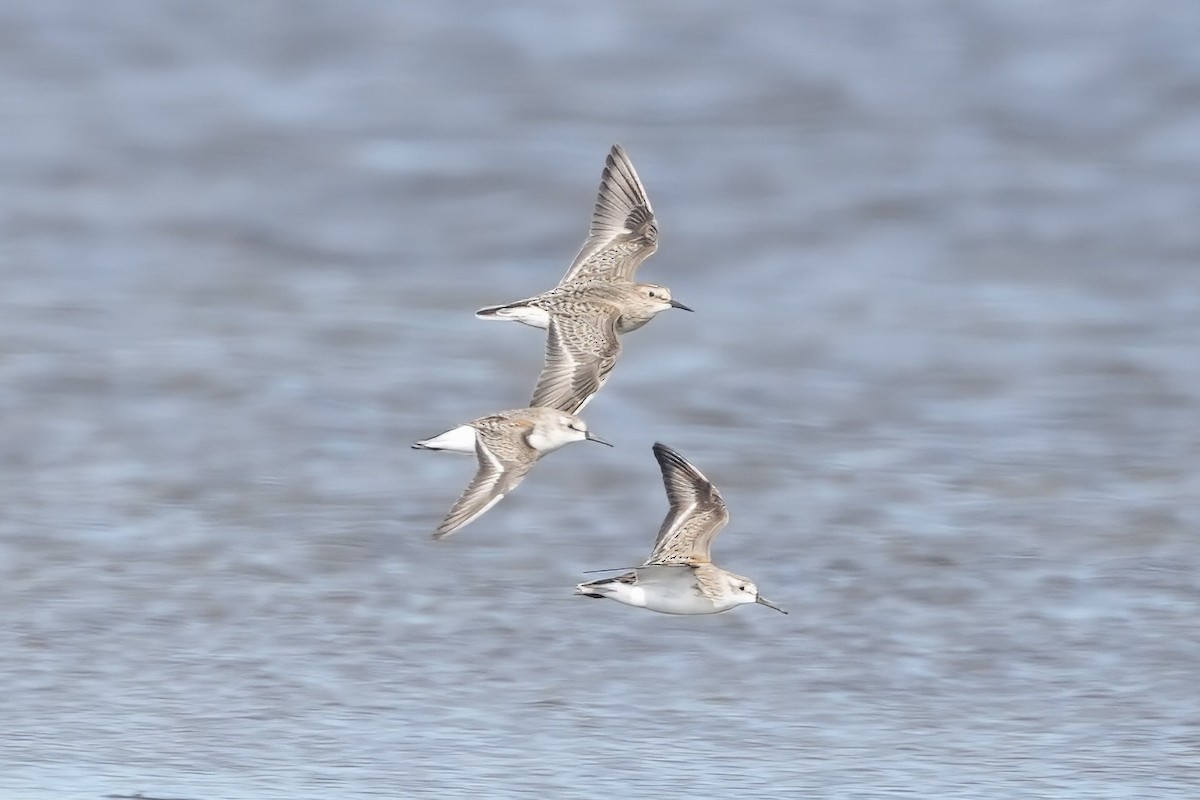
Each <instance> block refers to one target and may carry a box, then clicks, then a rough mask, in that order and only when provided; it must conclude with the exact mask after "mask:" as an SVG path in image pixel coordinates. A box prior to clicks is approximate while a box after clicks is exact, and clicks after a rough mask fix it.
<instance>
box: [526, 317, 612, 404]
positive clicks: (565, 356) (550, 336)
mask: <svg viewBox="0 0 1200 800" xmlns="http://www.w3.org/2000/svg"><path fill="white" fill-rule="evenodd" d="M577 312H578V313H572V314H556V315H554V316H553V317H551V318H550V326H549V327H548V328H547V329H546V360H545V363H544V365H543V366H542V372H541V374H540V375H539V376H538V380H537V385H536V386H535V387H534V389H533V399H532V400H530V401H529V404H530V405H531V406H545V407H548V408H557V409H560V410H562V411H566V412H567V413H568V414H575V413H577V412H578V411H579V410H580V409H581V408H583V406H584V405H585V404H586V403H587V401H588V400H590V399H591V398H592V395H594V394H596V392H598V391H600V387H601V386H603V385H604V382H605V381H606V380H607V379H608V373H610V372H612V368H613V366H614V365H615V364H616V363H617V355H618V354H619V353H620V352H621V343H620V341H619V340H618V339H617V331H616V320H617V310H616V309H615V308H613V307H611V306H608V305H604V304H595V305H585V304H581V305H580V307H579V308H578V309H577Z"/></svg>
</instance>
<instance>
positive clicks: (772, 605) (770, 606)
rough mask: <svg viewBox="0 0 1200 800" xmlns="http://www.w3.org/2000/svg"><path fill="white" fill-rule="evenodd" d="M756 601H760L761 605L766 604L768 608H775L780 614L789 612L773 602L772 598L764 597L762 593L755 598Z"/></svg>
mask: <svg viewBox="0 0 1200 800" xmlns="http://www.w3.org/2000/svg"><path fill="white" fill-rule="evenodd" d="M754 602H756V603H758V604H759V605H760V606H766V607H767V608H773V609H775V610H776V611H778V612H779V613H780V614H786V613H787V612H786V611H784V610H783V609H782V608H780V607H779V606H777V605H775V604H774V603H772V602H771V601H770V600H768V599H767V598H765V597H763V596H762V595H761V594H760V595H759V596H758V597H756V598H754Z"/></svg>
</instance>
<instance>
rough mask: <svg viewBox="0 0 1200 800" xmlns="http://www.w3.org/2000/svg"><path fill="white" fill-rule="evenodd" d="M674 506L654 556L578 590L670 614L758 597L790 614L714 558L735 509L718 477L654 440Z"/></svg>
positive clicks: (714, 609)
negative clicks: (729, 507)
mask: <svg viewBox="0 0 1200 800" xmlns="http://www.w3.org/2000/svg"><path fill="white" fill-rule="evenodd" d="M654 457H655V458H656V459H658V465H659V468H660V469H661V470H662V476H663V485H664V486H665V487H666V490H667V501H668V502H669V503H670V506H671V509H670V511H668V512H667V516H666V519H664V520H663V523H662V527H661V528H660V529H659V531H658V539H657V540H656V541H655V543H654V550H653V552H651V553H650V557H649V558H647V559H646V561H645V562H644V563H643V564H642V565H641V566H640V567H635V568H633V570H632V571H631V572H627V573H625V574H624V575H619V576H617V577H615V578H604V579H603V580H597V581H589V582H588V583H581V584H579V585H578V586H576V587H575V593H576V594H581V595H585V596H587V597H610V598H612V599H613V600H616V601H618V602H621V603H625V604H627V605H631V606H637V607H638V608H648V609H650V610H651V611H659V612H662V613H664V614H717V613H720V612H722V611H728V610H729V609H731V608H733V607H734V606H739V605H742V604H744V603H758V604H759V605H763V606H767V607H768V608H773V609H775V610H776V611H780V612H782V613H784V614H786V613H787V612H786V611H784V610H783V609H782V608H780V607H779V606H777V605H775V604H774V603H772V602H770V601H769V600H767V599H766V598H764V597H763V596H762V595H761V594H759V593H758V587H757V586H755V585H754V583H753V582H751V581H750V580H749V579H747V578H743V577H742V576H741V575H735V574H734V573H732V572H728V571H727V570H723V569H721V568H720V567H718V566H716V565H715V564H713V563H712V559H711V557H710V555H709V550H710V548H711V546H712V540H713V539H714V538H716V536H717V534H718V533H720V531H721V529H722V528H724V527H725V523H727V522H728V521H729V511H728V510H727V509H726V508H725V500H724V499H723V498H722V497H721V493H720V492H719V491H718V490H717V487H716V486H714V485H713V483H712V481H710V480H709V479H708V478H706V477H704V474H703V473H701V472H700V470H698V469H696V468H695V467H694V466H692V464H690V463H689V462H688V461H687V460H686V459H685V458H683V456H681V455H679V454H678V453H676V452H675V451H674V450H672V449H671V448H669V447H667V446H666V445H664V444H658V443H656V444H655V445H654Z"/></svg>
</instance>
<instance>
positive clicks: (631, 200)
mask: <svg viewBox="0 0 1200 800" xmlns="http://www.w3.org/2000/svg"><path fill="white" fill-rule="evenodd" d="M657 249H658V222H657V221H656V220H655V218H654V210H653V209H652V208H651V207H650V200H649V199H648V198H647V197H646V190H645V188H643V186H642V182H641V180H640V179H639V178H638V174H637V171H636V170H634V168H633V162H632V161H630V160H629V156H627V155H626V154H625V150H624V148H622V147H621V146H620V145H619V144H615V145H613V148H612V151H611V152H609V154H608V160H607V161H606V162H605V165H604V172H603V174H602V175H601V176H600V193H599V195H598V196H597V197H596V207H595V208H594V209H593V210H592V225H591V228H589V229H588V237H587V239H586V240H585V241H584V243H583V247H582V248H580V250H579V254H578V255H577V256H575V260H574V261H573V262H571V267H570V269H568V270H567V273H566V274H565V275H563V278H562V280H561V281H559V285H560V286H561V285H562V284H564V283H568V282H570V281H572V280H575V279H576V278H578V277H580V276H583V275H597V276H601V277H606V278H607V277H621V278H625V279H627V280H632V279H633V273H634V272H636V271H637V268H638V266H639V265H640V264H641V263H642V262H643V261H645V260H646V259H647V258H649V257H650V256H652V255H653V254H654V251H655V250H657Z"/></svg>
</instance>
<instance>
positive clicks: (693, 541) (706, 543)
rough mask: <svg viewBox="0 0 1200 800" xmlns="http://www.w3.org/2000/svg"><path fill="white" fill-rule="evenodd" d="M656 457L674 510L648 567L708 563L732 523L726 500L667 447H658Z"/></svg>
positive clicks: (696, 470)
mask: <svg viewBox="0 0 1200 800" xmlns="http://www.w3.org/2000/svg"><path fill="white" fill-rule="evenodd" d="M654 457H655V458H656V459H658V466H659V468H660V469H662V476H663V485H664V486H665V487H666V490H667V502H668V503H670V505H671V510H670V511H668V512H667V516H666V519H664V520H663V524H662V527H661V528H659V530H658V538H657V539H656V540H655V542H654V550H653V551H652V552H651V553H650V557H649V558H648V559H646V562H645V563H646V564H706V563H709V562H710V561H712V558H711V556H710V554H709V550H710V548H711V547H712V540H713V539H714V538H715V537H716V535H717V534H718V533H720V532H721V529H722V528H724V527H725V523H727V522H729V511H728V510H727V509H726V508H725V500H724V498H722V497H721V493H720V492H719V491H718V490H717V487H716V486H714V485H713V484H712V481H710V480H709V479H708V478H706V477H704V474H703V473H701V472H700V470H698V469H696V468H695V467H694V466H692V465H691V463H689V462H688V461H687V459H685V458H684V457H683V456H681V455H679V454H678V453H676V452H675V451H674V450H672V449H671V448H669V447H667V446H666V445H664V444H659V443H656V444H655V445H654Z"/></svg>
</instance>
